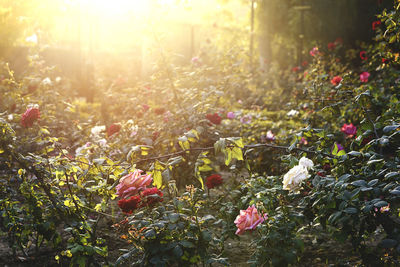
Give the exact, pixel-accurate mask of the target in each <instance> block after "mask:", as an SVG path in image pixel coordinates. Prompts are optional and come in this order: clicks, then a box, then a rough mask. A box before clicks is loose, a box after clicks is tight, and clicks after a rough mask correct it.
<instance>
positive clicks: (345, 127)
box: [341, 123, 357, 137]
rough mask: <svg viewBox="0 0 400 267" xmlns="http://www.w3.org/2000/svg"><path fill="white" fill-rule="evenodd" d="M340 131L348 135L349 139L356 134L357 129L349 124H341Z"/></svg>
mask: <svg viewBox="0 0 400 267" xmlns="http://www.w3.org/2000/svg"><path fill="white" fill-rule="evenodd" d="M341 131H342V132H343V133H345V134H346V135H348V136H349V137H353V136H354V135H355V134H356V133H357V127H356V126H354V125H353V124H352V123H350V124H346V123H345V124H343V126H342V129H341Z"/></svg>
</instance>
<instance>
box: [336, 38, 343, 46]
mask: <svg viewBox="0 0 400 267" xmlns="http://www.w3.org/2000/svg"><path fill="white" fill-rule="evenodd" d="M335 44H336V45H339V44H343V39H342V37H338V38H336V40H335Z"/></svg>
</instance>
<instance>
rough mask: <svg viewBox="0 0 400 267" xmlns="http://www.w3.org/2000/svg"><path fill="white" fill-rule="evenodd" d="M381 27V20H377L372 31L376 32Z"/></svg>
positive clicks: (373, 23)
mask: <svg viewBox="0 0 400 267" xmlns="http://www.w3.org/2000/svg"><path fill="white" fill-rule="evenodd" d="M379 25H381V21H380V20H376V21H374V22H372V30H374V31H375V30H376V29H377V28H378V26H379Z"/></svg>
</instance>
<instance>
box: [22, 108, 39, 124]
mask: <svg viewBox="0 0 400 267" xmlns="http://www.w3.org/2000/svg"><path fill="white" fill-rule="evenodd" d="M39 118H40V111H39V109H38V108H28V109H27V110H26V111H25V113H24V114H22V118H21V124H22V126H24V127H25V128H28V127H32V126H33V123H34V122H35V121H37V120H38V119H39Z"/></svg>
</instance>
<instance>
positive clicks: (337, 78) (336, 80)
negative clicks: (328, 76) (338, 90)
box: [331, 76, 343, 86]
mask: <svg viewBox="0 0 400 267" xmlns="http://www.w3.org/2000/svg"><path fill="white" fill-rule="evenodd" d="M342 80H343V79H342V77H340V76H335V77H333V79H332V80H331V84H332V85H334V86H338V85H339V83H340V82H341V81H342Z"/></svg>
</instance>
